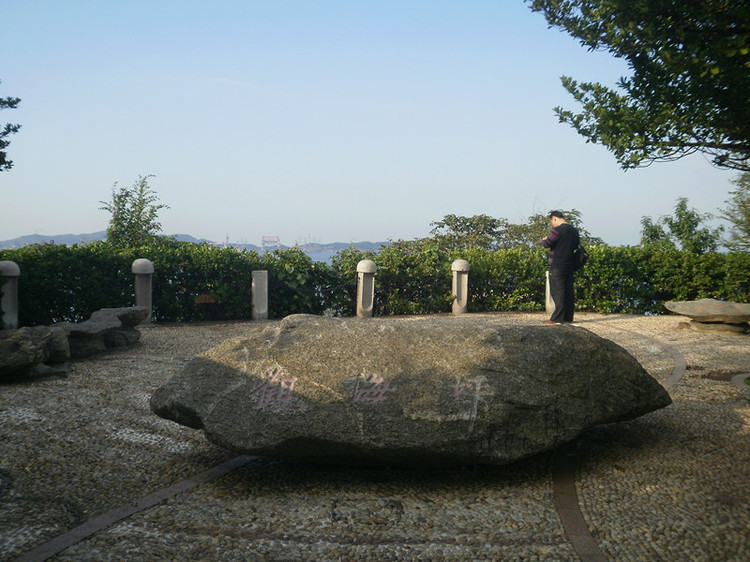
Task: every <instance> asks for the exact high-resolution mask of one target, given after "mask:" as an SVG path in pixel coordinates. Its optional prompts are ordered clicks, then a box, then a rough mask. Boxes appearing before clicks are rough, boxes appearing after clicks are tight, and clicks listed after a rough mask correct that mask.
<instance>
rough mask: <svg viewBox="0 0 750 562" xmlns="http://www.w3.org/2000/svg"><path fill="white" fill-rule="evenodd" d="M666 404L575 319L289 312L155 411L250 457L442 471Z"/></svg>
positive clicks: (204, 359)
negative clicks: (545, 321) (548, 321)
mask: <svg viewBox="0 0 750 562" xmlns="http://www.w3.org/2000/svg"><path fill="white" fill-rule="evenodd" d="M670 403H671V400H670V398H669V395H668V394H667V392H666V391H665V390H664V389H663V387H662V386H661V385H660V384H659V383H658V382H656V380H655V379H654V378H653V377H651V376H650V375H649V374H648V373H647V372H646V371H645V370H644V369H643V368H642V367H641V365H640V364H639V363H638V361H637V360H636V359H635V358H634V357H633V356H632V355H630V354H629V353H628V352H627V351H625V350H624V349H623V348H621V347H620V346H618V345H616V344H614V343H613V342H611V341H608V340H605V339H603V338H600V337H599V336H597V335H595V334H593V333H592V332H590V331H588V330H586V329H583V328H579V327H573V326H508V325H504V324H501V323H498V322H496V321H493V320H492V319H490V318H477V317H450V316H438V317H426V318H379V319H370V320H366V321H363V320H357V319H334V318H323V317H315V316H306V315H294V316H290V317H287V318H285V319H284V320H282V321H281V322H280V323H278V324H276V325H272V326H269V327H267V328H266V329H264V330H260V329H259V330H255V331H253V332H252V333H250V334H249V335H248V336H246V337H241V338H235V339H232V340H229V341H227V342H225V343H223V344H221V345H219V346H217V347H215V348H213V349H211V350H210V351H208V352H207V353H205V354H203V355H201V356H200V357H197V358H196V359H194V360H192V361H191V362H190V363H188V365H186V367H185V368H184V369H183V370H182V371H181V372H180V373H179V374H178V375H176V376H175V377H173V378H172V379H171V380H170V381H169V382H168V383H167V384H166V385H164V386H163V387H161V388H160V389H159V390H158V391H157V392H156V393H155V394H154V396H153V397H152V400H151V408H152V410H153V411H154V412H155V413H157V414H158V415H160V416H162V417H164V418H167V419H172V420H174V421H177V422H178V423H181V424H183V425H186V426H188V427H192V428H196V429H204V430H205V432H206V435H207V437H208V438H209V440H211V441H212V442H214V443H216V444H218V445H221V446H224V447H227V448H230V449H233V450H236V451H238V452H242V453H246V454H260V455H268V456H275V457H279V458H285V459H304V460H308V461H315V462H325V463H333V464H383V465H401V466H425V467H439V466H444V465H455V464H463V463H488V464H506V463H509V462H513V461H517V460H519V459H522V458H525V457H528V456H530V455H533V454H536V453H539V452H542V451H546V450H549V449H552V448H554V447H555V446H557V445H559V444H561V443H565V442H568V441H571V440H572V439H575V438H576V437H577V436H578V435H580V434H581V432H582V431H583V430H585V429H586V428H589V427H593V426H595V425H599V424H602V423H609V422H614V421H621V420H627V419H633V418H635V417H638V416H640V415H643V414H645V413H648V412H651V411H653V410H656V409H659V408H662V407H664V406H667V405H669V404H670Z"/></svg>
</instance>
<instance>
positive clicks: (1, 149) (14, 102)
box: [0, 97, 21, 172]
mask: <svg viewBox="0 0 750 562" xmlns="http://www.w3.org/2000/svg"><path fill="white" fill-rule="evenodd" d="M20 101H21V99H20V98H11V97H7V98H0V110H2V109H16V107H18V104H19V102H20ZM20 128H21V125H12V124H10V123H6V124H5V125H4V126H3V127H2V128H0V172H4V171H8V170H10V169H11V168H12V167H13V161H12V160H8V154H7V153H6V152H5V149H6V148H7V147H8V145H9V144H10V141H9V140H6V137H8V136H10V135H12V134H14V133H17V132H18V130H19V129H20Z"/></svg>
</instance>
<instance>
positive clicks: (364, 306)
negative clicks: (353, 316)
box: [357, 260, 378, 318]
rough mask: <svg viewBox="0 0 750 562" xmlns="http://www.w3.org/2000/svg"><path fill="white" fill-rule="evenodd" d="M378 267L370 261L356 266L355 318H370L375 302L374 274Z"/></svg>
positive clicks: (364, 261)
mask: <svg viewBox="0 0 750 562" xmlns="http://www.w3.org/2000/svg"><path fill="white" fill-rule="evenodd" d="M377 270H378V266H377V265H375V262H374V261H372V260H362V261H361V262H359V263H358V264H357V277H358V281H357V318H370V317H371V316H372V307H373V303H374V302H375V272H376V271H377Z"/></svg>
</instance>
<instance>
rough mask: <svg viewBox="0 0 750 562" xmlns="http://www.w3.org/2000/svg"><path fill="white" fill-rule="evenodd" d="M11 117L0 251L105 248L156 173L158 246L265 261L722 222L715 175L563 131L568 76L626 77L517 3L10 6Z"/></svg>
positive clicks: (68, 2) (156, 0) (63, 1)
mask: <svg viewBox="0 0 750 562" xmlns="http://www.w3.org/2000/svg"><path fill="white" fill-rule="evenodd" d="M0 13H1V14H2V47H1V48H0V81H2V84H0V97H7V96H15V97H20V98H22V101H21V104H20V106H19V108H18V109H16V110H6V111H2V112H0V123H3V124H4V123H8V122H11V123H20V124H21V125H22V128H21V130H20V132H19V133H18V134H16V135H13V136H12V137H11V138H10V140H11V144H10V146H9V147H8V155H9V157H10V158H11V159H12V160H13V161H14V167H13V168H12V169H11V170H10V171H9V172H0V240H6V239H10V238H15V237H17V236H21V235H25V234H42V235H49V236H52V235H55V234H67V233H73V234H80V233H88V232H94V231H98V230H104V229H106V227H107V223H108V220H109V217H108V215H107V213H106V212H105V211H101V210H99V207H100V206H101V205H100V203H99V201H102V200H109V199H110V198H111V194H112V188H113V185H114V183H115V182H117V183H118V185H120V186H130V185H132V184H133V183H134V182H135V181H136V179H137V178H138V176H139V175H146V174H153V175H154V176H155V177H154V178H152V179H151V180H150V186H151V187H152V189H153V190H154V191H156V193H157V194H158V196H159V199H160V200H161V202H162V203H166V204H167V205H169V206H170V208H169V209H164V210H162V211H161V213H160V218H161V222H162V226H163V232H164V233H166V234H177V233H186V234H191V235H193V236H196V237H203V238H208V239H211V240H215V241H223V240H225V239H226V238H227V237H229V239H230V240H231V241H242V242H248V243H254V244H259V243H260V238H261V236H273V235H275V236H280V237H281V241H282V243H284V244H293V243H295V242H304V241H306V240H308V239H312V240H314V241H319V242H333V241H342V242H349V241H364V240H370V241H379V240H388V239H394V240H395V239H399V238H402V239H412V238H415V237H421V236H426V235H427V234H428V232H429V230H430V222H432V221H437V220H440V219H442V218H443V217H444V216H445V215H447V214H450V213H453V214H459V215H467V216H470V215H475V214H487V215H491V216H494V217H502V218H506V219H508V220H510V221H512V222H525V220H526V218H527V217H528V216H529V215H531V214H533V213H535V212H547V211H549V210H550V209H552V208H564V209H571V208H575V209H578V210H579V211H581V212H582V214H583V221H584V225H585V226H586V228H587V229H588V230H589V231H590V232H591V233H592V234H593V235H596V236H600V237H601V238H603V239H604V240H605V241H606V242H608V243H610V244H637V243H638V241H639V237H640V218H641V217H642V216H644V215H648V216H653V217H657V216H659V215H663V214H671V213H672V211H673V209H674V205H675V202H676V200H677V198H678V197H681V196H685V197H688V198H689V202H690V206H691V207H695V208H696V209H698V210H699V211H701V212H716V211H717V209H719V208H720V207H723V206H724V202H725V201H726V199H727V198H728V192H729V191H730V189H732V188H733V186H732V184H731V183H730V180H732V179H734V178H736V177H737V175H738V174H736V173H733V172H731V171H726V170H719V169H716V168H714V167H712V166H711V164H710V163H709V162H708V160H707V159H705V158H704V157H702V156H693V157H690V158H688V159H684V160H682V161H679V162H673V163H663V164H655V165H653V166H651V167H649V168H644V169H637V170H631V171H628V172H624V171H622V170H621V169H620V167H619V165H618V164H617V162H616V161H615V159H614V157H613V156H612V155H611V154H610V153H609V152H607V151H606V150H605V149H604V148H602V147H601V146H597V145H592V144H587V143H586V142H585V140H584V139H583V138H582V137H580V136H579V135H578V134H577V133H576V132H575V131H574V130H573V129H571V128H570V127H569V126H567V125H562V124H559V123H558V122H557V118H556V117H555V115H554V113H553V110H552V108H553V107H555V106H557V105H562V106H564V107H566V108H571V109H575V108H576V106H575V104H574V103H573V102H572V100H571V98H570V96H569V95H568V94H567V92H565V91H564V90H563V88H562V86H561V84H560V76H562V75H564V74H566V75H570V76H573V77H574V78H576V79H579V80H585V81H600V82H603V83H605V84H608V85H614V84H615V82H616V80H617V79H618V78H619V77H620V76H622V75H624V74H626V73H627V68H626V66H625V65H624V64H623V63H622V62H621V61H618V60H616V59H613V58H612V57H611V56H609V55H608V54H606V53H591V52H589V51H587V50H586V49H585V48H583V47H581V46H580V45H579V44H578V42H577V41H576V40H574V39H573V38H571V37H569V36H568V35H566V34H564V33H562V32H560V31H557V30H553V29H548V28H547V24H546V22H545V20H544V18H543V17H542V16H541V15H539V14H534V13H532V12H531V11H530V10H529V8H528V6H527V5H526V4H525V3H524V2H523V1H522V0H464V1H460V2H459V1H457V0H454V1H441V0H429V1H427V0H425V1H414V0H401V1H389V0H378V1H376V0H356V1H353V0H342V1H329V0H326V1H315V0H307V1H286V0H273V1H271V0H268V1H262V2H261V1H251V0H245V1H220V0H215V1H208V0H206V1H200V2H198V1H192V2H191V1H187V0H162V1H160V0H147V1H117V2H116V1H105V0H100V1H94V0H89V1H77V0H50V1H47V2H42V1H36V0H23V1H18V2H3V5H2V8H0Z"/></svg>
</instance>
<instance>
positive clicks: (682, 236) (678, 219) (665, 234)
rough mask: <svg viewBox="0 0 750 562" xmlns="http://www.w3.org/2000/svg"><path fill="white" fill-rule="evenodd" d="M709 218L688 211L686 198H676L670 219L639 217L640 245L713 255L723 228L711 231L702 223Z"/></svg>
mask: <svg viewBox="0 0 750 562" xmlns="http://www.w3.org/2000/svg"><path fill="white" fill-rule="evenodd" d="M711 218H713V215H711V213H699V212H698V211H696V210H695V209H692V208H688V199H687V197H680V198H679V199H678V200H677V204H676V205H675V208H674V215H673V216H662V217H660V218H659V219H658V220H656V221H654V220H653V219H652V218H651V217H643V218H641V226H642V230H641V244H642V245H644V246H651V245H654V246H663V247H672V248H675V247H677V246H679V247H680V248H682V250H684V251H686V252H690V253H694V254H704V253H706V252H714V251H716V249H717V248H718V246H719V242H720V240H721V233H722V231H723V229H722V228H721V227H719V228H711V227H709V226H707V225H706V222H707V221H709V220H710V219H711Z"/></svg>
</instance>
